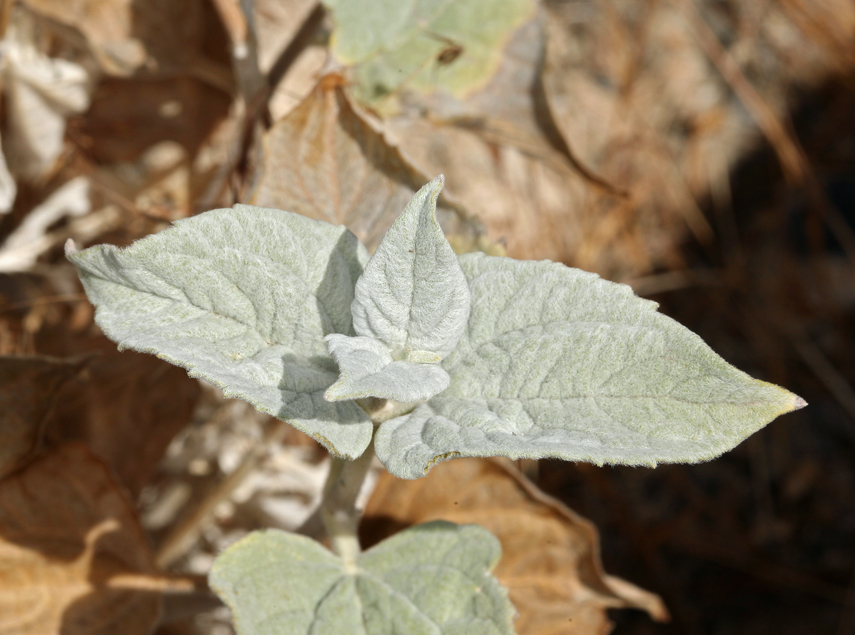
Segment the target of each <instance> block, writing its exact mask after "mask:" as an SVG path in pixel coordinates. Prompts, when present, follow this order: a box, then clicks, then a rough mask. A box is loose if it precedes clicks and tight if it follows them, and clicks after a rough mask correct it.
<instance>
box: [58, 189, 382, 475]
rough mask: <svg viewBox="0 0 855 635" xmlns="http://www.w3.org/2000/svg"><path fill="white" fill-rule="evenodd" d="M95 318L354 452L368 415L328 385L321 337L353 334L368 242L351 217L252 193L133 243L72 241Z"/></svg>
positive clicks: (364, 442) (364, 440)
mask: <svg viewBox="0 0 855 635" xmlns="http://www.w3.org/2000/svg"><path fill="white" fill-rule="evenodd" d="M68 257H69V259H70V260H71V261H72V262H73V263H74V264H75V265H76V266H77V268H78V271H79V274H80V278H81V280H82V281H83V285H84V287H85V289H86V293H87V295H88V296H89V299H90V300H91V301H92V303H93V304H94V305H95V306H96V308H97V312H96V316H95V319H96V322H97V323H98V325H99V326H100V327H101V328H102V329H103V330H104V332H105V333H106V334H107V335H108V336H109V337H110V338H111V339H113V340H114V341H116V342H118V343H119V345H120V346H121V347H125V348H131V349H134V350H137V351H142V352H146V353H154V354H156V355H157V356H158V357H161V358H163V359H166V360H167V361H170V362H172V363H174V364H177V365H179V366H183V367H184V368H186V369H187V370H188V372H189V373H190V375H191V376H194V377H200V378H202V379H205V380H207V381H209V382H211V383H213V384H215V385H217V386H220V387H221V388H222V389H223V391H224V393H225V395H226V396H229V397H238V398H241V399H244V400H246V401H248V402H249V403H251V404H252V405H253V406H255V407H256V408H257V409H258V410H261V411H262V412H266V413H269V414H271V415H274V416H276V417H279V418H280V419H283V420H285V421H288V422H289V423H291V424H292V425H294V426H295V427H296V428H298V429H300V430H302V431H303V432H306V433H307V434H309V435H311V436H313V437H314V438H316V439H317V440H319V441H320V442H321V443H323V444H324V445H325V446H326V447H327V448H328V449H330V450H331V451H332V452H333V453H335V454H337V455H340V456H344V457H348V458H355V457H357V456H359V455H360V454H361V453H362V452H363V451H364V450H365V448H366V447H367V446H368V443H369V441H370V439H371V433H372V424H371V423H370V421H369V420H368V417H367V416H366V415H365V414H364V412H363V411H362V410H361V409H360V408H359V407H358V406H356V404H354V403H353V402H350V401H348V402H341V403H330V402H328V401H326V400H325V399H324V396H323V395H324V391H325V390H326V389H327V388H329V386H330V385H331V384H332V383H333V382H334V381H335V380H336V378H337V376H338V370H337V368H336V364H335V362H334V361H333V360H332V359H331V358H330V357H329V355H328V354H327V350H326V347H325V346H324V342H323V338H324V337H325V336H326V335H328V334H330V333H342V334H352V333H353V329H352V326H351V312H350V305H351V303H352V301H353V289H354V285H355V282H356V280H357V278H358V277H359V275H360V274H361V272H362V268H363V266H364V264H365V263H366V262H367V260H368V254H367V252H366V250H365V248H364V247H363V246H362V245H361V243H360V242H359V241H358V240H357V239H356V237H355V236H354V235H353V234H352V233H350V231H348V230H347V229H346V228H344V227H341V226H338V227H337V226H333V225H330V224H328V223H324V222H321V221H316V220H312V219H308V218H305V217H303V216H299V215H297V214H292V213H290V212H283V211H279V210H270V209H263V208H258V207H251V206H247V205H236V206H235V207H234V208H233V209H220V210H214V211H211V212H207V213H205V214H202V215H199V216H196V217H193V218H189V219H185V220H181V221H178V222H177V223H175V224H174V226H173V227H171V228H169V229H166V230H164V231H162V232H160V233H159V234H155V235H153V236H149V237H146V238H144V239H142V240H140V241H137V242H136V243H134V244H133V245H131V246H130V247H128V248H126V249H117V248H116V247H113V246H111V245H98V246H96V247H92V248H90V249H87V250H85V251H82V252H79V253H74V252H72V251H69V253H68Z"/></svg>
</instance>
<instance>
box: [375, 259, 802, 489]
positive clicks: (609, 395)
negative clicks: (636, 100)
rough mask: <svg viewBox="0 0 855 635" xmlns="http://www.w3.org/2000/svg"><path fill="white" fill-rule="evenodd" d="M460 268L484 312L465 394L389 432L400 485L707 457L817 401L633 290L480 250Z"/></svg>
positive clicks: (470, 335)
mask: <svg viewBox="0 0 855 635" xmlns="http://www.w3.org/2000/svg"><path fill="white" fill-rule="evenodd" d="M460 264H461V267H462V268H463V271H464V273H465V274H466V277H467V279H468V280H469V286H470V291H471V294H472V304H471V312H470V315H469V322H468V327H467V329H466V331H465V332H464V334H463V336H462V337H461V338H460V341H459V342H458V344H457V346H456V348H455V350H454V352H452V353H451V354H450V355H449V356H448V357H447V358H446V359H445V360H444V361H443V364H442V366H443V368H444V369H445V370H446V371H448V373H449V375H450V376H451V385H450V386H449V388H448V389H447V390H446V391H445V392H443V393H442V394H440V395H438V396H436V397H434V398H433V399H431V400H430V401H429V402H428V403H427V404H423V405H421V406H419V407H418V408H416V409H415V410H414V411H413V412H412V413H410V414H409V415H406V416H403V417H399V418H396V419H392V420H391V421H388V422H386V423H384V424H383V425H382V426H381V427H380V429H379V430H378V432H377V435H376V439H375V446H376V450H377V455H378V456H379V457H380V459H381V460H382V461H383V463H384V464H385V465H386V467H387V468H388V469H389V471H390V472H392V473H393V474H395V475H396V476H399V477H402V478H418V477H420V476H423V475H424V474H425V473H426V471H427V470H428V469H430V466H431V465H433V464H434V463H436V462H437V461H440V460H443V459H446V458H451V457H455V456H499V455H501V456H508V457H511V458H520V457H528V458H541V457H557V458H562V459H566V460H572V461H589V462H592V463H596V464H603V463H620V464H629V465H640V464H644V465H656V463H658V462H697V461H702V460H707V459H711V458H713V457H715V456H718V455H719V454H721V453H722V452H725V451H727V450H730V449H731V448H733V447H734V446H735V445H737V444H738V443H739V442H741V441H742V440H743V439H745V438H746V437H747V436H749V435H750V434H752V433H754V432H756V431H757V430H758V429H760V428H762V427H763V426H764V425H766V424H767V423H768V422H769V421H771V420H772V419H774V418H775V417H777V416H779V415H781V414H784V413H786V412H789V411H791V410H794V409H797V408H800V407H802V406H804V405H805V402H804V401H803V400H802V399H801V398H799V397H797V396H796V395H793V394H792V393H789V392H787V391H786V390H784V389H782V388H779V387H777V386H774V385H772V384H768V383H765V382H762V381H759V380H755V379H752V378H751V377H749V376H748V375H746V374H745V373H743V372H741V371H739V370H737V369H736V368H734V367H732V366H730V365H729V364H728V363H726V362H725V361H724V360H723V359H721V357H719V356H718V355H717V354H716V353H714V352H713V351H712V350H711V349H710V348H709V347H708V346H707V345H706V344H705V343H704V342H703V340H701V338H700V337H698V336H697V335H695V334H694V333H692V332H691V331H689V330H688V329H686V328H685V327H683V326H682V325H680V324H679V323H677V322H675V321H674V320H672V319H670V318H668V317H667V316H665V315H662V314H661V313H658V312H657V311H656V307H657V305H656V303H654V302H651V301H648V300H643V299H641V298H638V297H637V296H635V295H634V294H633V292H632V290H631V289H630V287H628V286H625V285H620V284H615V283H612V282H608V281H605V280H601V279H600V278H599V277H598V276H596V275H595V274H591V273H586V272H584V271H580V270H578V269H571V268H568V267H565V266H564V265H561V264H557V263H553V262H548V261H542V262H533V261H517V260H512V259H510V258H496V257H490V256H485V255H483V254H466V255H463V256H460Z"/></svg>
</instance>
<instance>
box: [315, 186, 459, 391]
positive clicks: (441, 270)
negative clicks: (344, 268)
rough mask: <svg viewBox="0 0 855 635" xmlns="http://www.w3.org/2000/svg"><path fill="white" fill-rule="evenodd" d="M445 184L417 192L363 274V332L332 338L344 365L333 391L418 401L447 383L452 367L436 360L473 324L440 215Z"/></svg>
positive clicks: (356, 311)
mask: <svg viewBox="0 0 855 635" xmlns="http://www.w3.org/2000/svg"><path fill="white" fill-rule="evenodd" d="M442 184H443V177H442V176H440V177H437V178H436V179H434V180H433V181H431V182H430V183H428V184H427V185H425V186H424V187H423V188H422V189H420V190H419V191H418V192H417V193H416V195H415V196H414V197H413V200H412V201H410V203H409V204H408V205H407V207H406V208H404V211H403V212H402V213H401V215H400V216H399V217H398V219H397V220H396V221H395V223H394V224H393V225H392V227H391V228H390V229H389V231H388V232H386V236H385V237H384V238H383V241H382V242H381V243H380V245H379V246H378V247H377V251H376V252H375V253H374V255H373V256H372V258H371V260H370V261H369V262H368V264H367V265H366V266H365V271H364V272H363V273H362V275H361V276H360V277H359V280H357V282H356V293H355V297H354V300H353V307H352V310H353V328H354V330H355V331H356V332H357V333H358V334H359V335H360V336H361V337H360V338H357V339H356V340H355V341H353V342H348V341H347V338H344V337H333V338H328V339H327V347H328V348H329V351H330V353H331V354H332V355H333V356H334V357H335V359H336V361H337V362H338V363H339V367H340V368H341V370H342V377H341V379H340V380H339V382H338V383H337V384H336V385H335V386H333V387H332V388H331V389H330V391H329V392H328V393H327V398H328V399H353V398H355V397H356V396H360V397H361V396H373V397H382V398H386V399H394V400H396V401H416V400H421V399H427V398H429V397H432V396H433V395H435V394H437V393H439V392H441V391H442V390H444V389H445V387H446V386H447V385H448V378H447V373H446V372H445V371H444V370H442V369H441V368H439V367H435V368H431V366H430V365H431V364H435V363H436V362H439V361H440V360H441V359H442V358H443V357H445V356H446V355H448V353H450V352H451V350H452V349H453V348H454V345H455V344H456V343H457V340H458V339H460V336H461V334H462V333H463V329H465V328H466V320H467V318H468V317H469V285H468V284H467V282H466V277H465V276H464V275H463V271H461V269H460V265H459V264H458V263H457V256H455V254H454V251H453V250H452V249H451V245H449V244H448V241H447V240H446V239H445V236H444V235H443V233H442V229H441V228H440V226H439V223H437V222H436V199H437V197H438V196H439V192H440V190H441V189H442ZM369 340H370V341H373V342H376V344H372V343H370V342H369ZM384 349H385V350H384ZM393 363H394V364H395V365H394V366H393Z"/></svg>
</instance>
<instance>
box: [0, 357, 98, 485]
mask: <svg viewBox="0 0 855 635" xmlns="http://www.w3.org/2000/svg"><path fill="white" fill-rule="evenodd" d="M85 364H86V360H81V359H76V360H64V359H56V358H53V357H35V356H33V357H29V356H28V357H12V356H7V355H3V356H0V479H2V478H4V477H5V476H6V475H7V474H9V473H11V472H13V471H14V470H16V469H18V468H19V467H21V466H22V465H23V464H24V463H25V462H26V461H27V459H29V458H30V457H31V456H32V454H33V453H34V452H35V451H36V449H37V448H38V446H39V444H40V443H41V439H42V434H43V432H44V426H45V422H46V421H47V416H48V413H49V412H50V409H51V407H52V406H53V403H54V399H55V398H56V395H57V392H58V390H59V389H60V388H61V387H62V385H63V384H64V383H65V382H66V381H68V380H69V379H71V378H72V377H74V376H75V375H76V374H77V373H79V372H80V370H81V368H83V366H84V365H85Z"/></svg>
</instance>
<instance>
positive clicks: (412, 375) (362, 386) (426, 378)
mask: <svg viewBox="0 0 855 635" xmlns="http://www.w3.org/2000/svg"><path fill="white" fill-rule="evenodd" d="M325 341H326V343H327V348H328V349H329V351H330V354H331V355H332V356H333V359H335V360H336V361H337V362H338V366H339V370H340V371H341V376H340V377H339V380H338V381H337V382H336V383H334V384H333V385H332V386H330V387H329V388H328V389H327V391H326V393H324V396H325V397H326V399H328V400H330V401H337V400H339V399H361V398H363V397H379V398H383V399H394V400H395V401H400V402H410V401H425V400H427V399H430V398H431V397H433V396H434V395H436V394H438V393H440V392H442V391H443V390H445V389H446V388H447V387H448V382H449V377H448V373H447V372H445V371H444V370H443V369H442V367H441V366H439V365H438V364H418V363H413V362H405V361H394V360H393V359H392V353H391V351H390V350H389V349H388V348H387V347H386V345H385V344H384V343H383V342H380V341H379V340H375V339H373V338H371V337H347V336H346V335H337V334H333V335H327V337H326V340H325Z"/></svg>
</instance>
